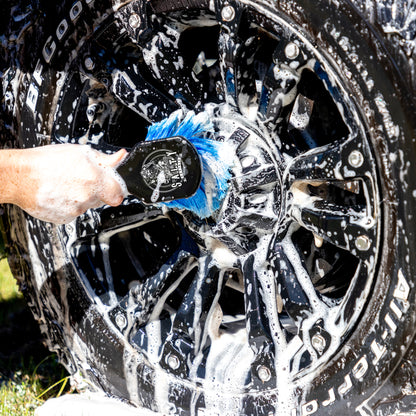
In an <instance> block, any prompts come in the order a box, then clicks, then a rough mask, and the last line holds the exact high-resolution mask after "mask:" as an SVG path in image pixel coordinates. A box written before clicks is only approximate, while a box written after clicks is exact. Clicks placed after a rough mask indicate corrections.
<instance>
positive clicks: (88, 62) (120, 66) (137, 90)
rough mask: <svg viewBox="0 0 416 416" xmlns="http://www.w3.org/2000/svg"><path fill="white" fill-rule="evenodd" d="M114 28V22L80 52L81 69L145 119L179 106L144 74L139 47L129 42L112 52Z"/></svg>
mask: <svg viewBox="0 0 416 416" xmlns="http://www.w3.org/2000/svg"><path fill="white" fill-rule="evenodd" d="M117 30H118V29H117V26H116V24H115V23H113V24H112V25H111V26H110V27H109V28H107V30H106V31H104V32H102V33H100V34H98V35H97V37H96V38H95V39H94V40H93V41H92V42H91V43H90V44H89V45H88V49H87V50H85V51H83V53H82V54H81V56H84V57H85V59H84V62H82V64H81V68H82V69H83V72H85V74H86V75H87V76H88V77H90V78H92V79H95V80H97V81H98V82H100V83H101V84H103V85H104V86H105V87H106V88H107V89H108V90H109V91H111V93H112V94H113V95H114V96H115V97H116V99H117V100H118V101H119V102H120V103H122V104H123V105H125V106H127V107H128V108H130V109H131V110H133V111H134V112H136V113H138V114H139V115H140V116H142V117H143V118H145V119H146V120H147V121H149V122H154V121H159V120H161V119H162V118H165V117H167V116H168V115H169V114H171V113H172V112H173V111H175V110H177V109H178V104H177V103H176V102H175V101H174V100H172V99H171V98H170V97H169V96H168V94H166V93H165V92H163V91H161V90H160V88H158V86H155V85H153V84H152V83H151V81H150V80H148V79H146V78H145V77H144V76H143V74H142V72H143V69H142V68H141V66H140V65H143V63H142V61H143V56H142V53H141V52H140V51H139V49H138V47H132V46H131V45H129V46H125V47H124V48H119V50H118V51H117V52H115V51H114V44H113V42H114V36H115V35H114V31H117ZM111 35H113V37H112V36H111ZM125 41H126V42H127V38H126V40H125Z"/></svg>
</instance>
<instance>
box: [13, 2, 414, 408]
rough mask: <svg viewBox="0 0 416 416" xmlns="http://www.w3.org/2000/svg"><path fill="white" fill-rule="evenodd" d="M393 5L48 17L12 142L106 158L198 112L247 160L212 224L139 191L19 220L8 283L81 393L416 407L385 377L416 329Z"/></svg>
mask: <svg viewBox="0 0 416 416" xmlns="http://www.w3.org/2000/svg"><path fill="white" fill-rule="evenodd" d="M388 10H389V9H388V7H384V6H380V8H379V9H378V12H379V14H378V15H377V16H379V17H378V19H379V20H378V23H377V22H376V23H377V24H373V25H372V24H371V23H369V22H370V19H368V18H367V17H368V16H367V15H366V14H365V10H364V9H363V5H362V4H360V3H359V2H353V3H350V2H346V3H342V4H335V2H326V1H315V2H308V1H293V2H281V3H275V2H268V1H248V0H247V1H227V2H225V1H222V0H213V1H203V0H201V1H200V0H188V1H184V0H183V1H179V0H178V1H173V0H171V1H154V0H152V1H130V2H120V4H119V3H118V2H114V3H111V2H105V1H104V2H97V1H95V2H94V1H88V0H85V1H76V2H72V1H71V2H62V5H61V6H60V7H57V8H56V10H54V11H53V12H50V13H51V14H46V15H45V16H46V18H44V19H43V20H42V18H40V24H39V25H38V26H37V27H38V29H39V32H40V33H41V35H37V36H35V37H34V38H35V39H36V42H35V43H38V44H39V46H38V47H34V48H33V52H32V53H33V55H34V56H35V57H36V59H35V60H34V61H33V62H35V64H34V65H33V68H32V70H31V71H27V73H24V71H23V70H20V72H19V70H16V69H14V70H13V72H12V70H10V72H9V73H10V74H11V73H12V74H13V77H14V78H13V77H12V76H10V77H9V78H10V79H12V78H13V79H14V80H18V90H19V94H16V92H15V90H13V88H16V83H13V82H10V84H9V85H7V83H6V91H7V88H8V89H9V90H10V91H12V90H13V94H15V96H16V102H21V111H19V112H18V114H16V116H15V117H16V119H17V120H18V123H17V125H18V144H19V146H21V147H32V146H39V145H43V144H46V143H49V142H53V143H67V142H70V143H80V144H88V145H91V146H92V147H94V148H97V149H100V150H103V151H108V152H111V151H114V150H116V149H118V148H119V147H127V148H128V147H132V146H134V144H135V143H137V142H139V141H141V140H143V138H144V137H145V134H146V128H147V126H148V125H149V124H150V123H152V122H156V121H159V120H161V119H163V118H165V117H167V116H169V115H170V114H172V113H173V112H175V111H178V112H181V113H182V114H183V115H185V114H186V113H187V112H188V111H191V110H193V111H195V112H198V113H199V112H206V113H207V114H208V115H209V117H210V119H211V120H212V121H213V123H214V125H215V129H216V133H215V137H214V139H215V140H221V141H224V142H227V143H228V144H229V145H230V148H231V149H232V151H233V152H235V158H234V164H233V167H232V172H231V179H230V181H229V190H228V193H227V196H226V198H225V200H224V201H223V203H222V206H221V207H220V209H219V210H218V211H216V212H215V213H214V214H213V215H212V217H210V218H207V219H203V220H202V219H200V218H198V217H196V216H195V215H194V214H192V213H190V212H186V211H174V210H166V209H162V208H161V207H158V206H150V205H144V204H142V203H141V202H140V201H138V200H137V199H135V198H133V197H129V198H127V199H126V200H125V201H124V202H123V204H122V205H121V206H120V207H117V208H113V207H108V206H105V207H102V208H100V209H96V210H90V211H87V212H86V213H85V214H83V215H82V216H81V217H79V218H78V219H77V220H76V221H74V222H73V223H70V224H68V225H65V226H54V225H51V224H46V223H43V222H41V221H38V220H35V219H33V218H31V217H29V216H27V215H26V214H24V213H23V212H22V211H20V210H19V209H18V208H16V207H7V212H6V215H7V219H8V222H9V227H10V228H9V230H8V234H9V240H10V246H11V247H10V248H11V250H12V254H13V253H14V255H11V256H10V258H9V259H10V262H11V265H12V269H13V271H14V273H15V275H17V276H22V277H21V279H22V282H23V283H22V285H23V286H22V287H23V289H24V291H25V292H26V296H27V297H28V298H29V299H30V304H31V306H32V308H33V311H34V313H35V315H36V316H37V318H38V319H39V321H40V323H41V329H42V330H43V331H44V332H45V333H46V334H47V337H48V342H49V346H50V348H52V349H54V350H57V351H58V353H59V354H60V358H61V361H62V362H63V363H64V364H65V365H66V366H67V368H68V369H69V371H70V372H71V373H72V374H74V379H75V380H76V381H78V382H79V383H80V384H82V382H83V381H87V383H90V384H91V385H92V386H94V387H95V388H98V389H102V390H104V391H106V392H108V393H109V394H111V395H115V396H117V397H121V398H123V399H125V400H127V401H129V402H131V403H132V404H134V405H138V406H143V407H146V408H149V409H152V410H154V411H157V412H161V413H163V414H178V415H188V414H192V415H193V414H195V415H205V414H208V415H217V414H227V415H275V414H276V415H277V414H287V415H291V416H295V415H310V414H316V415H318V414H323V415H328V414H334V413H335V412H336V411H340V412H341V414H362V415H366V414H375V413H377V412H378V413H377V414H390V413H386V412H391V413H393V412H394V411H396V410H398V409H399V410H400V409H402V408H403V407H401V406H403V405H402V403H407V401H409V400H411V398H412V397H414V396H413V395H412V393H411V392H412V388H413V387H412V384H411V383H412V382H411V381H410V379H408V380H406V382H404V381H403V380H402V378H401V377H399V376H397V377H394V376H393V377H392V374H396V373H395V371H396V369H397V368H406V369H408V371H409V372H410V371H411V366H410V367H409V364H408V363H409V362H410V358H406V357H407V355H406V354H410V353H409V352H408V351H412V342H413V336H414V325H415V318H416V316H415V313H414V312H413V309H414V296H415V294H414V276H415V270H414V265H415V258H414V256H415V251H414V250H413V249H412V248H414V247H415V241H414V228H415V226H414V218H413V212H414V210H415V206H414V204H415V191H414V189H416V186H415V183H414V181H415V178H416V176H415V174H414V160H415V159H414V156H415V154H414V145H413V141H414V137H415V131H414V117H413V118H412V113H413V114H414V102H413V99H412V96H411V94H412V91H414V88H413V87H412V80H411V76H412V75H411V74H410V72H411V71H410V67H409V66H406V64H407V62H404V61H402V60H400V59H398V58H397V59H396V57H395V56H394V54H392V53H391V51H390V49H389V47H391V45H393V44H394V40H395V38H392V39H390V38H389V36H388V35H386V33H387V29H386V31H385V32H383V30H382V29H383V28H385V27H387V23H386V22H390V23H389V24H390V26H389V27H390V28H391V27H394V28H396V29H397V27H396V26H397V25H396V26H395V24H396V23H397V22H398V20H394V16H390V20H389V19H388V18H387V17H386V13H387V12H388ZM380 16H381V17H380ZM383 16H384V17H383ZM383 19H384V20H383ZM383 22H384V23H385V25H386V26H385V27H384V26H383V25H382V24H383ZM403 30H404V29H403ZM396 32H397V33H398V32H399V30H398V29H397V30H395V31H394V30H391V32H388V33H396ZM406 33H410V32H406ZM27 36H28V37H29V39H30V36H33V33H32V34H31V35H30V33H29V35H27ZM74 169H76V161H74ZM23 276H25V277H23ZM406 363H407V364H406ZM406 371H407V370H406ZM411 379H412V378H411ZM398 380H400V383H401V384H398V383H399V381H398ZM409 383H410V384H409ZM386 386H387V387H386ZM383 388H384V389H385V390H383ZM413 390H414V389H413ZM380 391H381V392H382V393H380ZM380 394H382V395H381V396H380ZM386 403H388V404H386ZM342 412H344V413H342ZM345 412H347V413H345ZM380 412H381V413H380Z"/></svg>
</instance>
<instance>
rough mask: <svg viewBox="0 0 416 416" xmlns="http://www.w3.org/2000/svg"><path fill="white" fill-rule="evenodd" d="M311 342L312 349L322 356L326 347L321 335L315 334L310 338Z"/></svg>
mask: <svg viewBox="0 0 416 416" xmlns="http://www.w3.org/2000/svg"><path fill="white" fill-rule="evenodd" d="M311 342H312V347H314V348H315V350H316V351H317V352H318V353H319V354H322V353H323V352H324V349H325V347H326V341H325V338H324V337H323V336H322V335H321V334H315V335H314V336H313V337H312V339H311Z"/></svg>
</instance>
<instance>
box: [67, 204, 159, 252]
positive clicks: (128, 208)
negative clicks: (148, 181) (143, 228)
mask: <svg viewBox="0 0 416 416" xmlns="http://www.w3.org/2000/svg"><path fill="white" fill-rule="evenodd" d="M161 216H162V211H161V209H159V208H156V207H153V206H146V205H144V204H142V203H141V202H139V201H137V200H136V199H133V198H132V199H130V200H126V202H125V203H124V204H123V205H120V206H119V207H110V206H108V205H105V206H104V207H102V208H97V209H92V210H88V211H87V212H85V213H84V214H82V215H81V216H79V217H78V218H77V220H76V227H75V229H76V236H72V237H71V240H72V241H73V244H77V243H81V242H82V241H83V240H89V239H91V238H94V237H96V236H97V235H103V234H106V233H115V232H117V230H119V229H121V228H125V227H133V226H139V225H140V224H141V223H142V222H147V221H149V220H154V219H156V218H158V217H161ZM67 228H68V227H67ZM71 228H72V227H71Z"/></svg>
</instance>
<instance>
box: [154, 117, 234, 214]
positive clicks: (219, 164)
mask: <svg viewBox="0 0 416 416" xmlns="http://www.w3.org/2000/svg"><path fill="white" fill-rule="evenodd" d="M181 114H182V113H181V112H180V111H176V112H175V113H173V114H171V115H170V116H169V117H168V118H166V119H165V120H162V121H160V122H158V123H155V124H153V125H151V126H150V127H149V130H148V133H147V137H146V140H157V139H163V138H167V137H173V136H182V137H185V139H187V140H189V141H190V142H191V143H192V144H193V145H194V147H195V148H196V150H197V152H198V154H199V156H200V158H201V161H202V180H201V185H200V186H199V188H198V190H197V192H196V193H195V194H194V195H193V196H192V197H190V198H186V199H178V200H175V201H170V202H163V203H162V204H163V205H166V206H168V207H170V208H179V209H187V210H189V211H192V212H194V213H195V214H196V215H198V216H199V217H200V218H207V217H209V216H211V215H212V213H213V212H215V211H216V210H217V209H218V208H219V207H220V205H221V202H222V200H223V199H224V198H225V195H226V192H227V189H228V180H229V179H230V177H231V173H230V170H229V168H230V163H231V161H230V157H229V156H230V154H229V147H228V145H226V144H225V143H223V142H218V141H215V140H212V139H211V138H210V136H211V135H212V133H213V132H214V126H213V124H212V123H211V121H210V120H209V118H208V116H207V115H206V114H205V113H199V114H195V113H194V112H193V111H191V112H189V113H188V114H187V115H186V117H185V118H184V119H183V120H181Z"/></svg>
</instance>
